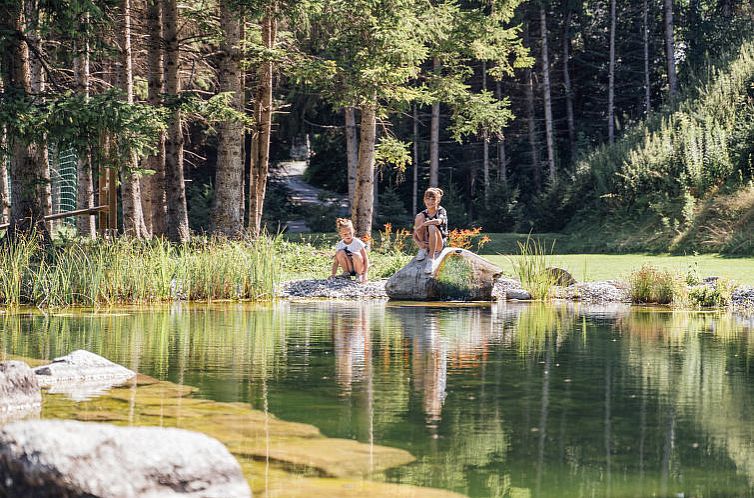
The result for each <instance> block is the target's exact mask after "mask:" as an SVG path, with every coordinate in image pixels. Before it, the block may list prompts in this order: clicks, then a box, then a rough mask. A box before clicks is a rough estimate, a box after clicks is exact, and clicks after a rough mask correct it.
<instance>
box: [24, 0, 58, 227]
mask: <svg viewBox="0 0 754 498" xmlns="http://www.w3.org/2000/svg"><path fill="white" fill-rule="evenodd" d="M23 4H24V10H25V14H24V16H25V21H26V36H27V38H28V43H30V44H31V45H33V46H35V47H37V49H38V50H41V48H42V37H41V36H40V33H39V2H38V1H37V0H23ZM27 50H28V47H27ZM28 53H29V73H30V75H29V76H30V78H31V93H32V94H34V95H37V96H39V95H42V94H43V93H44V91H45V72H44V67H43V66H42V61H41V60H40V59H39V56H37V55H33V56H32V52H31V51H30V50H28ZM38 98H39V99H40V100H42V99H43V97H38ZM36 153H37V154H38V155H39V157H38V160H39V161H41V162H42V163H43V164H44V167H45V168H46V169H47V173H46V175H47V179H48V181H47V183H46V184H45V186H44V189H45V194H44V198H45V202H44V213H45V215H49V214H52V213H53V209H54V206H53V198H52V182H50V181H49V179H50V173H51V171H50V154H49V149H48V147H47V137H46V136H45V138H44V139H43V140H42V142H41V143H39V144H38V147H37V148H36ZM54 225H55V222H54V221H50V222H47V228H48V230H52V228H53V227H54Z"/></svg>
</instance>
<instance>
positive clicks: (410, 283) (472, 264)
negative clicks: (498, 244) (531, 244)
mask: <svg viewBox="0 0 754 498" xmlns="http://www.w3.org/2000/svg"><path fill="white" fill-rule="evenodd" d="M429 265H431V267H430V266H429ZM428 268H429V269H430V271H427V269H428ZM502 273H503V271H502V270H501V269H500V268H499V267H497V266H495V265H493V264H492V263H490V262H489V261H487V260H486V259H484V258H482V257H480V256H478V255H476V254H474V253H473V252H471V251H467V250H466V249H458V248H455V247H449V248H446V249H443V251H442V253H440V255H439V256H438V257H437V258H436V259H435V261H434V263H432V262H430V260H429V259H428V258H427V259H424V260H421V261H419V260H417V259H416V258H414V259H412V260H411V261H410V262H409V263H408V264H407V265H406V266H404V267H403V268H401V269H400V270H398V271H397V272H396V273H395V274H394V275H393V276H392V277H390V278H389V279H388V281H387V284H386V285H385V292H386V293H387V295H388V297H389V298H390V299H400V300H406V301H432V300H442V299H448V298H453V299H464V300H468V301H489V300H490V299H492V290H493V285H494V283H495V280H496V279H497V278H498V277H499V276H500V275H501V274H502Z"/></svg>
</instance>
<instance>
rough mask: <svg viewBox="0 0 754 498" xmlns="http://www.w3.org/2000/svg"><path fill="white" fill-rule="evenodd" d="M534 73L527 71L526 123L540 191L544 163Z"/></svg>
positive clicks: (525, 74)
mask: <svg viewBox="0 0 754 498" xmlns="http://www.w3.org/2000/svg"><path fill="white" fill-rule="evenodd" d="M533 73H534V71H532V70H531V69H528V68H527V69H526V70H525V71H524V78H525V79H526V123H527V130H528V132H529V149H530V151H531V168H532V177H533V179H534V188H535V190H537V191H539V190H541V188H542V163H541V161H540V158H539V140H537V118H536V114H535V113H534V74H533Z"/></svg>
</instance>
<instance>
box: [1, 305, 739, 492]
mask: <svg viewBox="0 0 754 498" xmlns="http://www.w3.org/2000/svg"><path fill="white" fill-rule="evenodd" d="M0 326H1V327H2V328H1V329H0V353H3V352H4V353H5V354H9V355H10V354H12V355H20V356H26V357H32V358H52V357H54V356H58V355H63V354H66V353H68V352H70V351H71V350H74V349H78V348H84V349H88V350H90V351H93V352H96V353H98V354H101V355H103V356H106V357H108V358H110V359H112V360H113V361H116V362H119V363H122V364H124V365H126V366H128V367H130V368H132V369H135V370H138V371H140V372H142V373H146V374H148V375H152V376H154V377H157V378H160V379H165V380H170V381H173V382H177V383H182V384H187V385H194V386H198V387H199V388H200V389H201V390H200V395H201V396H204V397H207V398H211V399H214V400H218V401H242V402H247V403H250V404H251V405H252V406H253V407H254V408H258V409H264V408H267V409H269V411H271V412H272V413H274V414H276V415H277V416H278V417H280V418H282V419H285V420H291V421H299V422H306V423H310V424H313V425H315V426H317V427H318V428H320V429H321V430H322V432H323V433H324V434H325V435H327V436H334V437H342V438H354V439H358V440H360V441H363V442H374V443H376V444H381V445H386V446H394V447H399V448H403V449H406V450H408V451H410V452H411V453H412V454H413V455H415V456H416V457H417V461H416V462H415V463H413V464H410V465H407V466H404V467H399V468H396V469H393V470H391V471H389V472H388V476H387V478H388V480H389V481H391V482H396V483H410V484H415V485H420V486H431V487H439V488H445V489H450V490H453V491H457V492H460V493H464V494H468V495H470V496H480V497H481V496H705V497H706V496H749V495H754V492H752V490H753V489H754V382H752V380H754V379H753V376H754V371H753V369H752V367H751V366H750V358H751V357H752V356H751V355H752V349H753V348H754V331H752V328H754V319H751V318H748V319H747V318H745V317H737V316H731V315H719V314H710V313H689V312H670V311H667V310H654V311H653V310H640V309H630V308H622V307H616V308H597V309H594V308H592V309H589V308H579V307H571V306H544V305H531V306H526V305H521V306H510V305H505V304H497V305H492V306H463V307H454V306H450V305H448V306H437V307H427V306H413V305H411V306H409V305H405V306H403V305H398V304H396V305H385V304H363V303H362V304H359V303H354V304H326V303H314V304H312V303H308V304H294V303H282V304H279V305H275V306H269V307H255V306H248V305H217V306H205V307H186V306H176V307H173V308H158V309H154V308H152V309H148V310H132V311H127V312H124V313H121V314H108V313H104V312H102V313H96V314H80V313H70V314H59V315H55V314H52V315H47V316H43V315H40V314H27V315H4V316H2V317H0ZM0 356H2V355H1V354H0Z"/></svg>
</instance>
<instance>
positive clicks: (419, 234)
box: [414, 228, 429, 251]
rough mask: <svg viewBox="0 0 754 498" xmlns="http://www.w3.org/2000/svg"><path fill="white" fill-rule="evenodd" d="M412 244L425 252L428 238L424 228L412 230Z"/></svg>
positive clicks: (427, 247) (427, 246)
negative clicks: (414, 243)
mask: <svg viewBox="0 0 754 498" xmlns="http://www.w3.org/2000/svg"><path fill="white" fill-rule="evenodd" d="M414 242H416V245H417V246H419V249H424V250H425V251H426V250H428V249H429V236H428V234H427V229H426V228H417V229H415V230H414Z"/></svg>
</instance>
